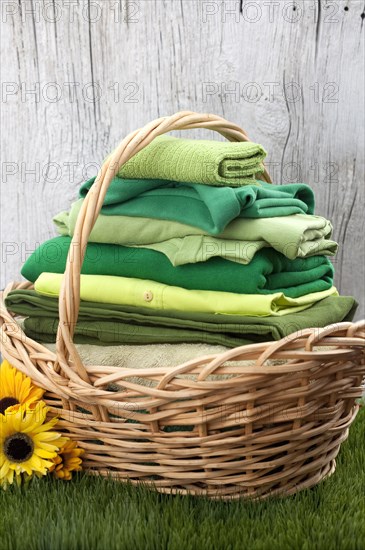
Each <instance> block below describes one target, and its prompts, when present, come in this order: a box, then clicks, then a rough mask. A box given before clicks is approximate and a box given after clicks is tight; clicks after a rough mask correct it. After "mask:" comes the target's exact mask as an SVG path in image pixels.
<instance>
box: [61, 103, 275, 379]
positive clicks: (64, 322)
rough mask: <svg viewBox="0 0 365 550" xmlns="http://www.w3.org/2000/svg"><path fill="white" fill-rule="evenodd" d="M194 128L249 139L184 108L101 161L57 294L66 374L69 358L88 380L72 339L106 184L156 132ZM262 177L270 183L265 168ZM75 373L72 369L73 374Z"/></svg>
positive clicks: (139, 132)
mask: <svg viewBox="0 0 365 550" xmlns="http://www.w3.org/2000/svg"><path fill="white" fill-rule="evenodd" d="M193 128H206V129H209V130H215V131H216V132H219V133H220V134H221V135H222V136H224V137H225V138H227V139H228V140H229V141H250V140H249V138H248V136H247V134H246V133H245V132H244V131H243V130H242V129H241V128H240V127H239V126H236V124H232V123H231V122H227V121H226V120H225V119H224V118H221V117H219V116H216V115H210V114H198V113H194V112H191V111H183V112H180V113H176V114H175V115H173V116H170V117H164V118H159V119H157V120H154V121H153V122H150V123H149V124H147V125H146V126H144V128H141V129H140V130H136V131H135V132H132V133H131V134H129V135H128V136H127V137H126V138H125V139H123V141H122V142H121V143H120V144H119V146H118V147H117V148H116V150H115V151H114V153H113V155H112V156H111V157H109V159H107V160H106V161H105V162H104V164H103V165H102V167H101V169H100V171H99V173H98V175H97V178H96V180H95V182H94V184H93V186H92V187H91V190H90V191H89V193H88V194H87V195H86V198H85V200H84V201H83V204H82V207H81V209H80V212H79V215H78V218H77V222H76V227H75V231H74V236H73V239H72V242H71V246H70V251H69V255H68V258H67V265H66V270H65V273H64V277H63V280H62V285H61V290H60V297H59V316H60V322H59V327H58V335H57V359H58V365H57V368H60V369H61V370H62V372H63V373H64V375H65V376H67V377H68V378H69V377H70V374H71V370H70V361H69V359H71V361H72V363H73V368H74V369H76V372H77V373H78V375H79V376H80V378H81V379H83V380H84V381H85V382H89V377H88V375H87V372H86V369H85V368H84V366H83V364H82V361H81V358H80V356H79V354H78V352H77V350H76V347H75V345H74V343H73V341H72V339H73V334H74V328H75V324H76V322H77V317H78V312H79V306H80V271H81V267H82V263H83V260H84V255H85V249H86V245H87V242H88V238H89V235H90V232H91V230H92V228H93V226H94V224H95V222H96V219H97V217H98V215H99V212H100V210H101V208H102V206H103V202H104V198H105V195H106V192H107V190H108V187H109V185H110V183H111V181H112V179H113V178H114V177H115V175H116V173H117V172H118V171H119V169H120V168H121V166H123V165H124V164H125V163H126V162H127V161H128V160H129V159H130V158H131V157H133V156H134V155H135V154H136V153H138V152H139V151H141V149H143V148H144V147H146V146H147V145H148V144H149V143H151V141H153V140H154V139H155V138H156V137H157V136H160V135H162V134H165V133H167V132H171V131H172V130H191V129H193ZM263 177H264V179H265V180H266V181H267V182H269V183H271V179H270V176H269V174H268V172H267V170H266V168H265V171H264V174H263ZM74 374H75V373H74V372H73V376H72V377H73V378H74Z"/></svg>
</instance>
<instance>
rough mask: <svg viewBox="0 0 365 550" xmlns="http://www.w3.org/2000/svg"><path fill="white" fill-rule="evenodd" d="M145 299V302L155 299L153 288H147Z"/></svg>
mask: <svg viewBox="0 0 365 550" xmlns="http://www.w3.org/2000/svg"><path fill="white" fill-rule="evenodd" d="M143 299H144V301H145V302H152V300H153V293H152V290H146V292H144V294H143Z"/></svg>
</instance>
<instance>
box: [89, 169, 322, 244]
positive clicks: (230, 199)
mask: <svg viewBox="0 0 365 550" xmlns="http://www.w3.org/2000/svg"><path fill="white" fill-rule="evenodd" d="M94 181H95V178H92V179H91V180H89V181H87V182H86V183H84V184H83V185H82V186H81V188H80V192H79V195H80V198H85V197H86V195H87V193H88V192H89V190H90V189H91V187H92V185H93V183H94ZM313 212H314V195H313V191H312V189H311V188H310V187H308V185H305V184H301V183H300V184H290V185H270V184H268V183H265V182H262V181H257V184H256V185H246V186H244V187H239V188H232V187H213V186H210V185H199V184H193V183H176V182H168V181H163V180H124V179H121V178H118V177H117V178H114V179H113V180H112V182H111V184H110V187H109V189H108V191H107V193H106V197H105V199H104V205H103V207H102V209H101V213H102V214H104V215H106V216H132V217H136V216H137V217H142V218H153V219H160V220H169V221H174V222H179V223H183V224H186V225H191V226H193V227H198V228H199V229H202V230H204V232H206V233H209V234H211V235H218V234H220V233H222V231H223V230H224V229H225V227H226V226H227V225H228V224H229V222H231V221H232V220H234V219H236V218H238V217H243V218H270V217H273V218H274V217H277V216H290V215H291V214H313Z"/></svg>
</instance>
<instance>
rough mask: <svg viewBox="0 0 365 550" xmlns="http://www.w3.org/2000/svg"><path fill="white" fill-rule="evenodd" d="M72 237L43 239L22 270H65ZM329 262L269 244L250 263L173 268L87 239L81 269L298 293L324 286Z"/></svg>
mask: <svg viewBox="0 0 365 550" xmlns="http://www.w3.org/2000/svg"><path fill="white" fill-rule="evenodd" d="M70 244H71V237H55V238H54V239H51V240H49V241H46V242H45V243H43V244H42V245H41V246H40V247H39V248H37V249H36V250H35V252H33V254H32V255H31V256H30V257H29V258H28V259H27V261H26V262H25V264H24V266H23V268H22V271H21V273H22V275H23V277H25V278H26V279H28V280H29V281H31V282H34V281H35V280H36V279H37V278H38V277H39V275H40V274H41V273H43V272H44V271H48V272H53V273H64V271H65V267H66V261H67V255H68V251H69V248H70ZM333 272H334V269H333V265H332V264H331V262H330V261H329V260H328V259H327V258H326V257H325V256H312V257H310V258H300V259H296V260H288V258H286V257H285V256H283V255H282V254H280V253H279V252H276V251H275V250H273V249H272V248H265V249H262V250H259V251H258V252H257V254H256V255H255V257H254V258H253V259H252V261H251V262H250V263H249V264H248V265H243V264H241V263H236V262H231V261H229V260H225V259H223V258H211V259H209V260H207V261H206V262H199V263H195V264H185V265H182V266H178V267H174V266H173V265H172V264H171V262H170V261H169V259H168V258H167V257H166V256H165V255H164V254H162V253H160V252H156V251H155V250H149V249H147V248H128V247H125V246H118V245H115V244H101V243H100V244H97V243H89V244H88V246H87V248H86V254H85V261H84V263H83V266H82V273H85V274H88V275H113V276H120V277H132V278H138V279H148V280H153V281H156V282H159V283H163V284H166V285H172V286H176V287H182V288H185V289H189V290H212V291H223V292H234V293H237V294H273V293H274V292H282V293H283V294H285V296H287V297H291V298H297V297H298V296H303V295H304V294H310V293H313V292H321V291H323V290H328V289H329V288H331V287H332V284H333Z"/></svg>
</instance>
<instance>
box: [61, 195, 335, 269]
mask: <svg viewBox="0 0 365 550" xmlns="http://www.w3.org/2000/svg"><path fill="white" fill-rule="evenodd" d="M82 203H83V200H82V199H80V200H79V201H77V202H75V203H74V204H73V205H72V207H71V210H70V212H61V213H60V214H58V215H57V216H55V217H54V218H53V221H54V223H55V225H56V226H57V229H58V231H59V233H60V234H61V235H69V236H73V234H74V231H75V225H76V220H77V216H78V214H79V212H80V208H81V206H82ZM331 233H332V225H331V223H330V222H329V221H328V220H326V219H325V218H321V217H320V216H310V215H307V214H294V215H292V216H281V217H278V218H248V219H244V218H237V219H236V220H233V221H232V222H231V223H230V224H229V225H227V227H226V229H225V230H224V231H223V233H221V234H220V235H219V236H218V237H213V236H211V235H206V234H204V231H202V230H201V229H198V228H195V227H192V226H190V225H183V224H181V223H178V222H171V221H166V220H157V219H152V218H149V219H147V218H138V217H136V218H133V217H130V216H105V215H104V214H100V215H99V216H98V218H97V220H96V223H95V226H94V228H93V230H92V231H91V234H90V236H89V242H96V243H110V244H121V245H124V246H136V247H139V246H142V247H145V248H151V249H152V250H158V251H159V252H162V253H163V254H165V256H167V257H168V258H169V260H170V262H171V263H172V265H176V266H177V265H183V264H189V263H196V262H203V261H206V260H208V259H209V258H212V257H214V256H219V257H221V258H226V259H227V260H232V261H234V262H239V263H242V264H248V263H250V261H251V260H252V258H253V257H254V255H255V254H256V252H257V251H258V250H260V249H261V248H264V247H272V248H275V250H277V251H278V252H281V253H282V254H284V256H286V257H287V258H289V259H291V260H294V259H295V258H298V257H299V258H305V257H306V256H315V255H326V256H332V255H334V254H335V253H336V252H337V248H338V245H337V243H336V242H334V241H332V240H330V239H329V237H330V236H331Z"/></svg>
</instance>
